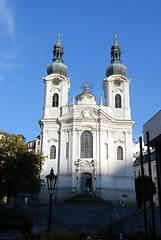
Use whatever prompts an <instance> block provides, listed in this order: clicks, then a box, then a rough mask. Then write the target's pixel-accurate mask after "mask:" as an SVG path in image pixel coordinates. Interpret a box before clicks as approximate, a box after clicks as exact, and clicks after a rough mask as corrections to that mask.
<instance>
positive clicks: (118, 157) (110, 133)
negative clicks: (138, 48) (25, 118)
mask: <svg viewBox="0 0 161 240" xmlns="http://www.w3.org/2000/svg"><path fill="white" fill-rule="evenodd" d="M63 54H64V51H63V46H62V44H61V42H60V35H58V40H57V43H56V44H55V45H54V50H53V63H52V64H50V65H49V66H48V67H47V76H46V77H45V78H43V81H44V88H45V91H44V107H43V116H42V119H40V120H39V124H40V128H41V133H40V137H41V152H42V153H43V155H44V156H45V163H44V165H43V169H42V172H41V178H42V179H45V176H46V175H48V174H49V173H50V169H51V168H53V169H54V173H55V174H57V176H58V180H57V183H56V193H57V197H58V198H63V199H67V198H69V197H71V196H72V192H74V194H96V195H97V196H100V197H102V198H104V199H114V200H119V199H121V200H123V201H135V185H134V173H133V153H132V127H133V125H134V121H132V120H131V109H130V100H129V84H130V79H129V78H127V76H126V73H127V68H126V67H125V66H124V65H123V64H122V63H121V50H120V46H119V44H118V42H117V36H115V39H114V45H113V46H112V47H111V64H110V65H109V66H108V67H107V69H106V78H105V79H104V80H103V81H102V87H103V90H104V97H105V104H103V102H102V98H100V99H99V104H97V103H96V98H95V96H94V95H92V94H91V88H92V85H91V83H90V82H84V83H83V84H82V92H81V93H80V94H79V95H78V96H76V98H75V99H74V97H73V98H72V102H71V103H69V102H68V92H69V90H70V84H71V82H70V78H68V68H67V66H66V65H65V64H64V63H63ZM46 194H47V186H46V187H44V189H43V191H42V193H41V195H42V196H45V195H46Z"/></svg>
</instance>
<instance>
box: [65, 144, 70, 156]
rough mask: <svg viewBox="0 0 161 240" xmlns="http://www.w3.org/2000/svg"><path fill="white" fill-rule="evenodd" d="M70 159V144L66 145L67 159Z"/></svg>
mask: <svg viewBox="0 0 161 240" xmlns="http://www.w3.org/2000/svg"><path fill="white" fill-rule="evenodd" d="M68 157H69V143H66V158H68Z"/></svg>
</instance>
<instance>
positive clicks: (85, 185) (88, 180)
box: [81, 173, 92, 194]
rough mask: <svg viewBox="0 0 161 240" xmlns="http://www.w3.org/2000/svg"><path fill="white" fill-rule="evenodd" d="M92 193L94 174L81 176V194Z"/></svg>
mask: <svg viewBox="0 0 161 240" xmlns="http://www.w3.org/2000/svg"><path fill="white" fill-rule="evenodd" d="M91 193H92V174H91V173H82V174H81V194H91Z"/></svg>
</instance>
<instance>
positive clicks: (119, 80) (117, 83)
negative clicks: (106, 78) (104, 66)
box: [113, 78, 122, 87]
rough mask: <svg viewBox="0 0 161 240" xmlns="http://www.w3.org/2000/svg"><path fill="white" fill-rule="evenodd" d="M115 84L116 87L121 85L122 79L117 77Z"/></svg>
mask: <svg viewBox="0 0 161 240" xmlns="http://www.w3.org/2000/svg"><path fill="white" fill-rule="evenodd" d="M113 84H114V85H115V86H116V87H119V86H121V84H122V81H121V79H119V78H116V79H115V80H114V81H113Z"/></svg>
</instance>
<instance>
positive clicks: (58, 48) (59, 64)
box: [47, 35, 68, 77]
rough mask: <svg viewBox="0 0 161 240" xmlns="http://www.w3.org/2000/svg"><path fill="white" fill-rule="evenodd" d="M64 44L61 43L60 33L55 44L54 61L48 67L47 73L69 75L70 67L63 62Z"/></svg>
mask: <svg viewBox="0 0 161 240" xmlns="http://www.w3.org/2000/svg"><path fill="white" fill-rule="evenodd" d="M63 54H64V52H63V46H62V45H61V43H60V35H58V40H57V43H56V44H55V45H54V50H53V63H52V64H50V65H49V66H48V67H47V73H48V75H49V74H52V73H58V74H61V75H63V76H65V77H67V75H68V68H67V66H66V65H65V64H64V63H63Z"/></svg>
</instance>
